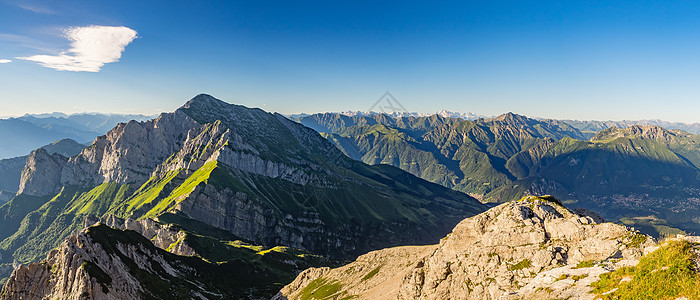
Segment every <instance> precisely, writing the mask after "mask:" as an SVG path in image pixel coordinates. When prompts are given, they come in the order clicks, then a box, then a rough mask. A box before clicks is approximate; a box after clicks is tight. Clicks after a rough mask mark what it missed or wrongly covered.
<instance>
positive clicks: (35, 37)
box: [0, 0, 700, 122]
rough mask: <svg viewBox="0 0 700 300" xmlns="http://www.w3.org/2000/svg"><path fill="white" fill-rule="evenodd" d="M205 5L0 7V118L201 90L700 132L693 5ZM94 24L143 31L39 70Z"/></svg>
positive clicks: (133, 105) (263, 99)
mask: <svg viewBox="0 0 700 300" xmlns="http://www.w3.org/2000/svg"><path fill="white" fill-rule="evenodd" d="M200 2H202V3H200ZM204 2H205V1H72V0H69V1H60V3H59V1H23V0H0V62H1V61H2V60H11V62H8V63H0V104H1V106H0V115H2V116H10V115H21V114H24V113H26V112H30V113H39V112H51V111H62V112H68V113H72V112H84V111H91V112H92V111H96V112H114V113H143V114H152V113H157V112H161V111H172V110H174V109H176V108H177V107H179V106H180V105H182V104H183V103H184V102H186V101H187V100H188V99H189V98H191V97H193V96H194V95H196V94H198V93H209V94H211V95H213V96H215V97H217V98H220V99H222V100H225V101H227V102H230V103H237V104H243V105H246V106H251V107H261V108H263V109H265V110H268V111H278V112H282V113H296V112H320V111H347V110H367V109H369V108H370V107H371V106H372V104H374V102H375V101H376V100H377V99H378V98H379V97H380V96H381V95H382V94H384V92H385V91H390V92H391V93H392V94H393V95H394V96H395V97H396V98H397V99H398V100H399V101H400V102H401V103H402V104H403V106H404V107H406V109H407V110H409V111H418V112H435V111H437V110H441V109H447V110H453V111H461V112H466V111H470V112H475V113H479V114H484V115H497V114H500V113H504V112H508V111H512V112H516V113H520V114H525V115H528V116H538V117H552V118H575V119H599V120H607V119H613V120H620V119H649V118H659V119H665V120H670V121H684V122H700V118H699V117H698V114H697V112H698V111H700V101H698V100H700V2H698V1H455V2H441V1H440V2H433V1H431V2H378V1H348V3H340V2H338V1H304V2H290V1H280V2H266V1H240V2H239V1H206V3H204ZM90 26H103V27H100V28H126V29H125V30H133V31H135V34H137V36H136V37H135V38H133V36H130V35H129V34H128V32H123V33H124V34H123V35H121V36H120V38H121V39H122V40H121V42H122V44H123V43H127V44H126V45H125V46H123V45H122V46H123V47H122V48H123V51H121V50H117V52H116V56H115V54H114V53H113V52H110V53H111V54H104V53H102V52H100V53H99V55H98V59H97V61H96V62H95V61H94V60H92V61H89V62H87V63H86V62H80V63H79V64H78V65H75V63H74V62H71V65H70V66H71V68H73V69H80V70H82V71H80V70H73V71H66V70H57V69H56V67H55V65H54V66H53V67H47V66H44V65H46V61H47V60H50V59H55V58H66V57H68V58H67V59H69V60H71V61H72V60H73V59H74V57H76V56H80V55H78V54H76V53H77V52H71V51H72V50H71V49H73V48H72V47H73V46H74V45H72V44H71V40H69V39H68V37H70V36H74V37H75V36H77V37H75V38H76V39H79V38H80V37H85V38H86V39H90V38H94V37H95V36H96V35H100V32H102V31H95V32H93V33H92V34H90V33H85V32H84V34H82V35H80V34H76V35H71V34H70V32H73V33H75V32H82V31H80V30H81V29H85V28H97V27H90ZM71 28H72V29H74V31H66V30H69V29H71ZM132 38H133V40H132ZM89 42H90V41H87V42H86V43H87V44H89ZM115 43H116V42H115ZM78 48H80V47H78ZM81 49H82V48H81ZM120 49H121V48H120ZM76 51H77V50H76ZM86 51H87V50H86ZM120 51H121V52H120ZM103 52H104V51H103ZM61 53H63V54H61ZM81 53H82V52H81ZM86 55H87V54H86ZM21 58H24V59H21ZM79 59H80V57H79ZM100 59H102V61H100ZM115 60H116V61H115ZM110 61H111V62H110ZM40 62H44V65H42V64H40Z"/></svg>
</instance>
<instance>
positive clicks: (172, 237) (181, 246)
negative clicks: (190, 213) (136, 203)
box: [83, 215, 197, 256]
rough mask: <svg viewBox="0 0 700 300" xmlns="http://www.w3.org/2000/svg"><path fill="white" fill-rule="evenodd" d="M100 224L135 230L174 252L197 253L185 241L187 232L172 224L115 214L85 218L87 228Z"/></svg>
mask: <svg viewBox="0 0 700 300" xmlns="http://www.w3.org/2000/svg"><path fill="white" fill-rule="evenodd" d="M99 224H105V225H107V226H109V227H111V228H115V229H119V230H133V231H135V232H137V233H138V234H140V235H142V236H143V237H145V238H147V239H148V240H149V241H151V243H153V245H154V246H156V247H158V248H160V249H163V250H165V251H168V252H170V253H173V254H177V255H185V256H192V255H196V254H197V253H195V251H194V249H192V247H190V246H189V245H188V244H187V243H186V242H183V240H184V239H185V232H183V231H182V230H180V229H178V228H174V227H173V226H172V225H163V224H161V223H158V222H156V221H155V220H153V219H141V220H133V219H126V220H124V219H120V218H117V217H115V216H114V215H108V216H106V217H104V218H101V219H97V218H95V217H87V218H85V223H84V225H83V227H85V228H87V227H90V226H93V225H99Z"/></svg>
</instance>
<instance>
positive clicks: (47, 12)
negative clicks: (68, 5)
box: [17, 3, 56, 15]
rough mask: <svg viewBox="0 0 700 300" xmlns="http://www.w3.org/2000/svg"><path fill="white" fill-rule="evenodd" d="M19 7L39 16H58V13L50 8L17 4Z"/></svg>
mask: <svg viewBox="0 0 700 300" xmlns="http://www.w3.org/2000/svg"><path fill="white" fill-rule="evenodd" d="M17 6H19V7H20V8H22V9H25V10H28V11H31V12H35V13H38V14H44V15H54V14H56V12H55V11H53V10H51V9H50V8H48V7H46V6H41V5H38V4H29V3H19V4H17Z"/></svg>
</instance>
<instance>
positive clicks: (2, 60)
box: [0, 59, 12, 64]
mask: <svg viewBox="0 0 700 300" xmlns="http://www.w3.org/2000/svg"><path fill="white" fill-rule="evenodd" d="M11 62H12V60H9V59H0V64H6V63H11Z"/></svg>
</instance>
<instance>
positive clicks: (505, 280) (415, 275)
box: [275, 196, 697, 299]
mask: <svg viewBox="0 0 700 300" xmlns="http://www.w3.org/2000/svg"><path fill="white" fill-rule="evenodd" d="M658 248H659V247H658V245H657V244H656V242H655V240H654V239H653V238H651V237H649V236H646V235H643V234H640V233H639V232H636V231H633V230H631V229H630V228H627V227H625V226H621V225H617V224H613V223H605V222H602V220H601V219H600V218H599V217H598V216H596V215H590V214H586V213H585V212H580V213H577V212H574V211H571V210H569V209H567V208H566V207H564V206H562V205H561V204H560V203H559V202H558V201H557V200H556V199H554V198H552V197H535V196H528V197H525V198H523V199H521V200H519V201H513V202H509V203H506V204H502V205H499V206H497V207H494V208H492V209H490V210H488V211H487V212H484V213H482V214H479V215H477V216H474V217H471V218H467V219H465V220H464V221H462V222H461V223H459V224H458V225H457V226H456V227H455V228H454V230H453V231H452V233H450V234H449V235H447V236H446V237H445V238H444V239H442V240H441V241H440V243H439V244H438V245H432V246H407V247H396V248H390V249H384V250H379V251H373V252H370V253H368V254H366V255H363V256H361V257H359V258H358V259H357V260H356V261H354V262H352V263H350V264H348V265H345V266H343V267H340V268H335V269H331V268H312V269H309V270H306V271H304V272H303V273H301V274H300V275H299V276H298V277H297V279H296V280H295V281H294V282H292V283H291V284H289V285H287V286H286V287H285V288H284V289H282V291H281V292H280V293H279V294H278V295H277V296H276V297H275V299H340V298H343V299H345V298H348V299H552V298H554V299H593V298H595V296H596V294H592V293H590V292H591V291H593V289H594V287H593V286H595V284H594V282H596V281H598V280H599V279H600V278H601V274H607V273H608V272H611V271H614V270H617V269H620V268H624V267H628V268H629V267H630V266H635V265H637V264H638V263H639V261H640V259H642V258H643V256H644V255H645V254H646V253H650V252H652V251H654V250H656V249H658ZM696 259H697V258H696ZM658 267H659V268H661V266H658ZM662 269H663V268H662ZM666 269H668V268H666ZM592 285H593V286H592Z"/></svg>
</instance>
